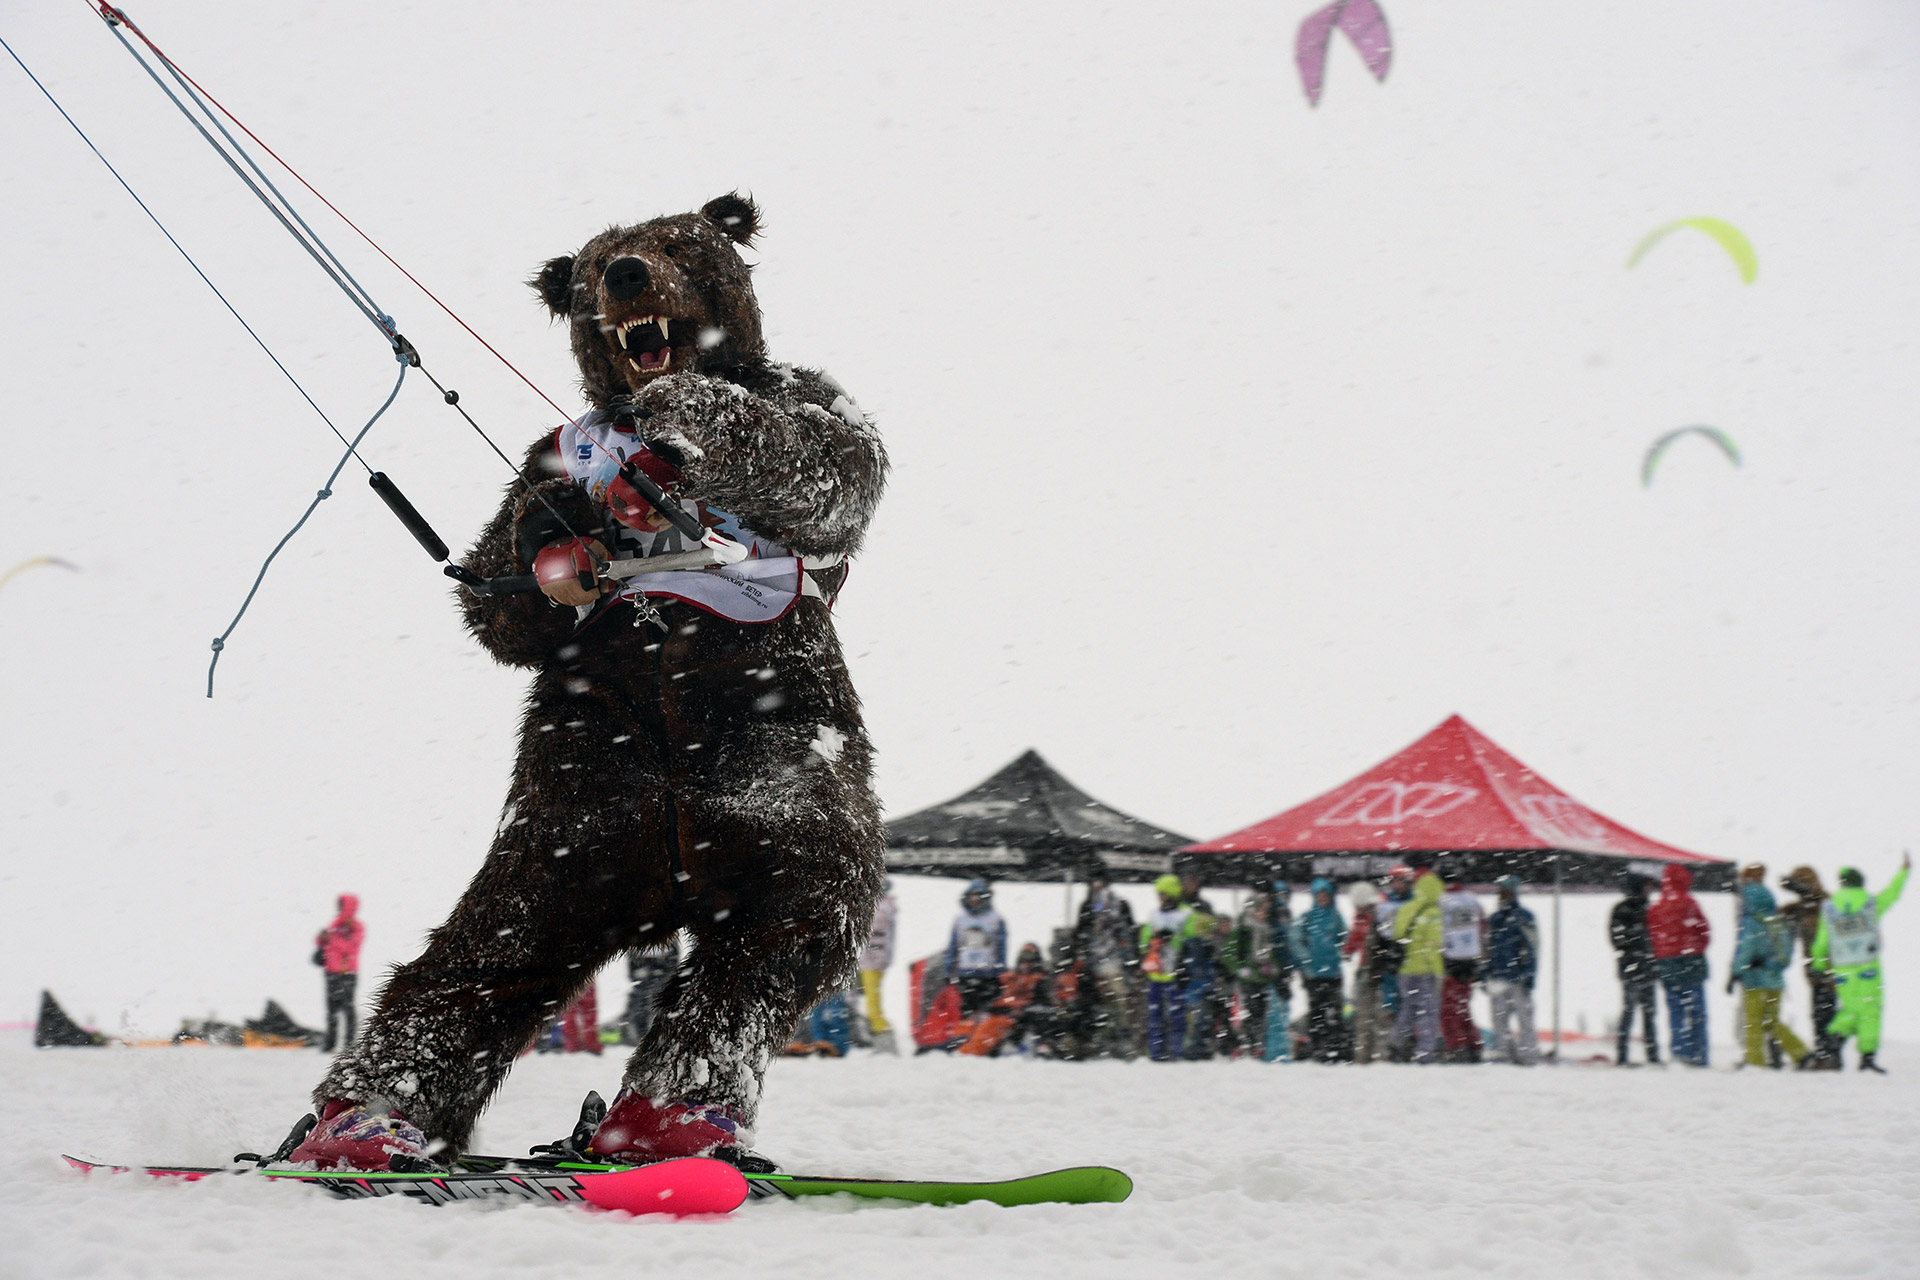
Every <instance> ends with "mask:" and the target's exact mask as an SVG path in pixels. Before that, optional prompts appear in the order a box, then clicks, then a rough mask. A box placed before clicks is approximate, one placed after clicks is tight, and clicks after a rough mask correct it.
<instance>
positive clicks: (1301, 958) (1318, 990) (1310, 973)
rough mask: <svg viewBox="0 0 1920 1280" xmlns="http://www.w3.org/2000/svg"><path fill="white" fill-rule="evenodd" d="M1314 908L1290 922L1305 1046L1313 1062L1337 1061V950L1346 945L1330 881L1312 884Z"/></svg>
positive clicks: (1339, 1024)
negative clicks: (1303, 1003)
mask: <svg viewBox="0 0 1920 1280" xmlns="http://www.w3.org/2000/svg"><path fill="white" fill-rule="evenodd" d="M1312 889H1313V905H1312V906H1311V907H1308V908H1307V909H1306V911H1305V912H1303V913H1302V914H1301V916H1300V918H1299V919H1297V920H1295V921H1294V922H1293V932H1292V936H1291V937H1290V938H1289V939H1288V941H1289V942H1290V943H1292V947H1293V960H1294V966H1295V967H1296V968H1297V969H1298V970H1299V972H1300V983H1301V985H1302V986H1304V987H1305V988H1306V989H1307V1043H1308V1046H1309V1051H1310V1052H1311V1053H1312V1054H1313V1058H1314V1061H1316V1062H1335V1061H1338V1060H1339V1058H1340V1043H1341V1040H1342V1038H1343V1037H1342V1035H1341V1031H1342V1022H1341V1017H1340V1006H1341V1004H1342V1003H1343V1001H1342V997H1341V991H1340V948H1341V947H1342V946H1344V945H1345V944H1346V941H1347V922H1346V921H1345V920H1344V919H1343V918H1342V917H1341V915H1340V908H1338V907H1336V906H1334V905H1333V881H1331V880H1329V879H1327V878H1326V877H1325V876H1320V877H1318V878H1316V879H1315V880H1314V882H1313V886H1312Z"/></svg>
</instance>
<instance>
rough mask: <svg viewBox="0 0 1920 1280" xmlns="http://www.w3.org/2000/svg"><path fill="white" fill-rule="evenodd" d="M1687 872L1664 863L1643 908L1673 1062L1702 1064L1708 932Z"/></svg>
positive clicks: (1705, 1017)
mask: <svg viewBox="0 0 1920 1280" xmlns="http://www.w3.org/2000/svg"><path fill="white" fill-rule="evenodd" d="M1692 888H1693V873H1692V872H1691V871H1689V870H1687V869H1686V868H1685V867H1683V866H1680V865H1678V864H1677V863H1671V862H1670V863H1668V864H1667V869H1666V870H1665V871H1664V872H1662V873H1661V875H1660V900H1659V901H1658V902H1655V903H1654V904H1653V905H1652V906H1650V907H1648V908H1647V934H1648V936H1649V938H1650V939H1651V941H1652V943H1653V965H1654V971H1655V972H1656V973H1658V974H1659V975H1660V985H1661V986H1663V987H1665V988H1666V991H1667V1016H1668V1017H1669V1018H1670V1019H1671V1020H1672V1023H1673V1032H1672V1038H1673V1058H1674V1061H1676V1062H1684V1063H1686V1064H1687V1065H1688V1066H1693V1067H1704V1066H1706V1065H1707V941H1708V939H1709V938H1711V937H1712V932H1713V931H1712V930H1711V929H1709V928H1708V926H1707V917H1706V913H1705V912H1703V911H1701V910H1700V904H1699V903H1698V902H1697V901H1695V900H1694V896H1693V894H1692V893H1691V892H1690V890H1691V889H1692Z"/></svg>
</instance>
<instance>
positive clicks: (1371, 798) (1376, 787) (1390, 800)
mask: <svg viewBox="0 0 1920 1280" xmlns="http://www.w3.org/2000/svg"><path fill="white" fill-rule="evenodd" d="M1479 794H1480V792H1479V791H1478V790H1477V789H1476V788H1473V787H1462V786H1456V785H1455V784H1453V783H1451V782H1373V783H1369V784H1367V785H1366V786H1364V787H1362V788H1360V789H1359V790H1358V791H1356V792H1354V793H1353V794H1352V795H1350V796H1348V797H1346V798H1345V799H1344V800H1342V801H1340V802H1339V803H1338V804H1336V805H1334V806H1333V808H1331V809H1329V810H1327V811H1326V812H1325V813H1323V814H1321V815H1320V816H1319V817H1317V818H1315V819H1314V820H1313V825H1314V826H1316V827H1350V826H1362V825H1365V826H1380V827H1386V826H1394V825H1397V824H1399V823H1402V822H1405V821H1407V820H1408V819H1409V818H1437V817H1439V816H1440V815H1441V814H1444V813H1452V812H1453V811H1454V810H1455V809H1458V808H1459V807H1460V806H1461V805H1463V804H1465V803H1467V801H1469V800H1471V799H1473V798H1474V797H1475V796H1477V795H1479Z"/></svg>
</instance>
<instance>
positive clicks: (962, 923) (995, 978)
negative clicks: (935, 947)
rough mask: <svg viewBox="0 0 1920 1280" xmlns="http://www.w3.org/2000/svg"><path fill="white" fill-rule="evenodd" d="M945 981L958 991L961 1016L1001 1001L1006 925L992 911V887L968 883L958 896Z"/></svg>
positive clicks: (1005, 952) (972, 881)
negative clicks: (946, 979)
mask: <svg viewBox="0 0 1920 1280" xmlns="http://www.w3.org/2000/svg"><path fill="white" fill-rule="evenodd" d="M945 959H946V963H947V978H948V980H949V981H951V982H952V983H953V984H954V985H955V986H957V987H959V988H960V1009H961V1013H962V1016H964V1017H972V1016H973V1015H974V1014H976V1013H979V1012H981V1011H982V1010H983V1009H985V1008H986V1007H987V1006H988V1005H990V1004H992V1003H993V1002H994V1001H995V1000H997V999H999V998H1000V975H1001V974H1003V973H1005V972H1006V971H1007V922H1006V921H1005V920H1003V919H1001V918H1000V913H999V912H998V911H995V910H994V909H993V887H992V886H991V885H989V884H988V883H987V882H986V881H985V880H970V881H968V882H967V888H966V892H964V893H962V894H961V895H960V914H959V915H957V916H955V917H954V918H953V932H951V933H949V934H948V935H947V953H946V957H945Z"/></svg>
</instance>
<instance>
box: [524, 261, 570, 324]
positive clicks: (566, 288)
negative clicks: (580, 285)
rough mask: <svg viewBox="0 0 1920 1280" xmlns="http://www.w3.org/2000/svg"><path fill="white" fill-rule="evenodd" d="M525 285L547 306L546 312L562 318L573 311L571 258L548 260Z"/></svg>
mask: <svg viewBox="0 0 1920 1280" xmlns="http://www.w3.org/2000/svg"><path fill="white" fill-rule="evenodd" d="M527 283H528V284H529V285H532V286H533V291H534V292H535V293H537V294H539V295H540V301H542V302H544V303H546V304H547V310H549V311H551V312H553V314H554V315H556V316H564V315H566V314H567V313H569V312H570V311H572V310H573V256H572V255H571V254H569V255H567V256H566V257H564V258H553V259H550V260H549V261H548V262H547V264H546V265H545V266H543V267H541V268H540V270H539V271H538V272H536V273H535V274H534V276H533V278H532V279H531V280H528V281H527Z"/></svg>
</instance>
